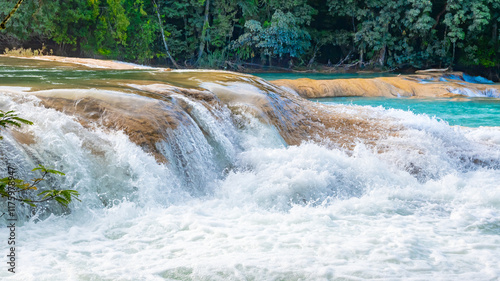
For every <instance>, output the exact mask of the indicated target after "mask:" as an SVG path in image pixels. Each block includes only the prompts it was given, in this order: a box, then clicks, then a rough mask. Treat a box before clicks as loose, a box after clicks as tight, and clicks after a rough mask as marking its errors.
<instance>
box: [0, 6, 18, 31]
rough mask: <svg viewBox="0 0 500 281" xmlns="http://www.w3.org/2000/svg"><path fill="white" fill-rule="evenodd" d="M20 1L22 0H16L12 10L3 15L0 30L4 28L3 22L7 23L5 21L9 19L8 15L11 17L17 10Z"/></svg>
mask: <svg viewBox="0 0 500 281" xmlns="http://www.w3.org/2000/svg"><path fill="white" fill-rule="evenodd" d="M21 3H23V0H19V1H17V4H16V5H15V6H14V8H13V9H12V11H10V13H9V14H8V15H7V16H6V17H5V19H4V20H3V21H2V23H0V30H2V29H5V24H6V23H7V21H9V19H10V17H12V15H13V14H14V13H15V12H16V11H17V9H18V8H19V6H21Z"/></svg>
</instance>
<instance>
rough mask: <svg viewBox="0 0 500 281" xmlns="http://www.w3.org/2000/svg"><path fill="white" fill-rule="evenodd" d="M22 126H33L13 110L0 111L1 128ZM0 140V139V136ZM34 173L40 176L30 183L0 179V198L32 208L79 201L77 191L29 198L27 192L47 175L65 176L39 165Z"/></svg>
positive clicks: (56, 192)
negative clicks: (51, 201) (42, 204)
mask: <svg viewBox="0 0 500 281" xmlns="http://www.w3.org/2000/svg"><path fill="white" fill-rule="evenodd" d="M22 124H26V125H33V122H31V121H29V120H26V119H23V118H20V117H18V116H17V114H16V113H14V111H13V110H11V111H7V112H5V111H2V110H0V126H1V127H3V128H7V127H8V126H9V125H13V126H16V127H21V125H22ZM0 139H2V137H1V136H0ZM36 171H37V172H40V173H41V174H42V176H41V177H38V178H34V179H32V180H31V181H30V182H27V181H25V180H23V179H18V178H10V177H5V178H0V196H1V197H4V198H8V199H9V200H15V201H20V202H23V203H26V204H28V205H30V206H33V207H35V206H36V205H35V203H40V202H45V201H49V200H55V201H56V202H58V203H60V204H61V205H63V206H65V207H67V206H68V204H69V203H71V201H72V200H73V199H75V200H78V201H80V199H78V196H79V195H80V194H79V193H78V191H76V190H71V189H67V190H59V189H50V190H45V191H42V192H40V193H38V194H37V196H41V198H39V199H33V198H32V197H31V196H30V194H29V191H33V190H38V187H37V185H39V184H40V183H41V182H42V181H45V180H46V179H47V177H48V175H57V176H64V175H65V174H64V173H62V172H60V171H58V170H54V169H49V168H46V167H44V166H43V165H41V164H40V165H38V167H36V168H34V169H33V170H32V172H36Z"/></svg>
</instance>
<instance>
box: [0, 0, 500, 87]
mask: <svg viewBox="0 0 500 281" xmlns="http://www.w3.org/2000/svg"><path fill="white" fill-rule="evenodd" d="M16 2H17V0H2V1H0V16H4V15H6V14H8V13H9V12H10V10H11V9H12V7H13V6H14V5H15V4H16ZM499 23H500V1H499V0H394V1H383V0H366V1H359V0H291V1H290V0H177V1H166V0H50V1H47V0H25V1H24V2H23V4H22V5H21V6H20V8H19V9H18V11H16V13H15V14H14V15H13V17H12V19H11V20H10V21H9V22H8V24H7V25H6V28H5V29H4V30H2V31H1V32H0V48H2V50H3V49H5V48H13V47H25V48H27V47H30V48H42V46H43V48H46V50H49V49H53V53H54V54H57V55H66V56H80V57H93V58H106V59H116V60H124V61H129V62H135V63H140V64H154V65H167V66H170V67H175V68H194V67H197V68H221V69H236V70H238V69H242V68H244V67H252V66H260V67H269V66H275V67H281V68H304V69H307V68H310V69H312V68H315V67H318V66H321V65H323V66H328V67H346V68H355V69H383V70H396V69H422V68H430V67H439V68H446V67H451V68H453V67H455V68H468V69H472V70H474V69H480V70H481V71H482V72H483V73H488V75H487V76H490V79H491V78H493V79H495V80H498V72H499V71H498V70H499V67H500V56H499V53H500V45H499V39H500V32H499V30H500V26H499ZM491 76H495V77H491Z"/></svg>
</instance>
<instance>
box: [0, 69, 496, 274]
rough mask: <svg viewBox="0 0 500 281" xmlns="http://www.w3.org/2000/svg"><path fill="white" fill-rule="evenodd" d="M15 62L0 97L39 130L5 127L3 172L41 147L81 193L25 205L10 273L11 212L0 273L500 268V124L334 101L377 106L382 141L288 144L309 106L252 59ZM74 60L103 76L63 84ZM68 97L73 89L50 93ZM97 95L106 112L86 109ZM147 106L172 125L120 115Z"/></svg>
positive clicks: (361, 112) (24, 165) (40, 156)
mask: <svg viewBox="0 0 500 281" xmlns="http://www.w3.org/2000/svg"><path fill="white" fill-rule="evenodd" d="M18 64H21V66H19V65H17V66H15V65H14V64H13V63H12V62H10V63H7V62H4V66H3V67H4V70H3V71H0V72H1V74H2V75H3V76H0V81H1V83H2V85H4V87H3V88H2V90H1V92H2V94H0V109H2V110H7V109H13V110H16V112H18V113H19V114H20V116H22V117H24V118H26V119H29V120H32V121H34V122H35V125H33V126H25V127H24V128H23V129H22V131H21V132H22V134H23V136H28V137H29V138H31V139H32V141H23V138H21V137H19V136H17V135H16V134H15V133H13V132H10V131H8V132H5V133H4V134H3V135H4V140H3V141H1V142H0V151H1V153H2V154H1V158H0V163H1V164H2V165H3V166H2V167H0V172H2V175H3V174H6V167H5V165H6V164H8V165H16V168H18V171H19V173H20V175H26V176H27V175H29V173H28V171H29V169H30V168H31V167H33V166H34V165H35V164H36V163H39V162H43V163H44V164H46V165H53V166H55V167H57V168H59V169H61V170H63V171H64V172H65V173H66V176H65V177H64V179H62V180H59V181H55V180H54V182H52V183H57V184H59V185H60V186H63V187H66V186H70V187H72V188H74V189H77V190H78V191H80V193H81V194H82V196H81V200H82V202H74V203H72V204H71V206H70V209H69V210H68V209H63V208H60V207H58V206H57V205H51V204H49V205H46V206H44V207H45V208H46V209H44V208H39V209H36V210H35V212H32V210H31V209H30V208H27V207H23V206H21V205H20V204H19V205H18V206H17V208H18V212H19V213H18V215H19V221H18V224H19V226H18V227H17V229H16V235H17V236H16V239H17V240H16V255H17V258H18V259H17V265H16V271H17V272H16V273H15V274H12V273H10V272H8V271H7V266H6V261H7V259H6V255H7V253H8V247H9V246H8V245H7V236H8V233H7V229H6V227H5V226H2V231H1V232H0V234H1V237H3V238H2V241H0V245H1V246H0V254H1V256H3V257H4V258H2V259H3V260H2V264H3V266H2V270H1V271H0V278H2V280H497V279H498V277H499V276H500V186H499V182H500V172H499V169H500V160H499V159H500V128H499V127H498V126H494V125H491V124H490V127H479V128H469V127H457V126H455V127H452V126H450V125H449V124H448V123H446V122H444V121H441V120H438V119H435V118H432V117H429V116H428V115H422V114H415V113H412V112H410V111H402V110H386V109H383V108H381V107H378V108H369V107H363V108H359V107H352V106H346V105H342V104H330V105H327V106H321V107H318V110H319V109H321V110H324V111H325V112H329V113H330V114H333V115H335V116H341V115H342V116H343V115H346V116H347V115H350V116H354V118H365V119H366V120H372V119H373V120H380V121H381V122H382V123H384V124H386V125H387V126H388V127H389V128H392V129H391V132H397V133H396V134H392V133H390V134H387V135H383V137H380V138H379V139H376V140H375V141H374V142H375V143H373V141H371V139H370V138H362V137H361V136H360V137H359V138H355V139H354V141H352V143H351V147H350V148H349V149H347V148H344V147H342V146H339V145H335V144H332V143H335V141H336V138H331V139H325V140H320V141H315V140H314V139H311V140H309V141H307V140H305V141H304V142H302V143H301V144H300V145H289V144H287V139H290V137H289V136H288V134H294V133H295V132H294V131H297V130H305V129H301V128H302V127H300V126H298V122H299V121H297V120H299V119H295V118H296V117H297V116H296V115H298V114H299V113H300V111H299V109H294V110H291V109H290V108H292V109H293V107H292V102H291V101H290V100H289V99H288V98H287V96H286V95H285V94H283V93H280V92H278V90H277V89H275V88H273V87H272V86H270V85H268V84H266V83H265V82H264V81H261V80H259V79H255V78H252V77H250V76H237V75H234V74H229V73H224V72H222V73H219V72H208V74H207V73H206V72H187V73H186V72H179V73H175V72H173V73H168V74H159V73H156V72H153V71H151V72H148V71H124V72H123V73H120V72H118V71H110V72H108V71H104V70H103V71H100V72H99V71H92V70H85V69H83V70H74V69H69V70H68V69H63V68H60V67H53V68H51V69H52V70H50V68H47V66H40V68H37V69H30V70H29V74H28V75H27V76H29V77H22V74H21V73H22V71H21V70H22V69H21V68H22V64H23V63H18ZM24 64H26V63H24ZM51 67H52V66H51ZM8 69H10V70H8ZM26 71H27V70H26ZM78 71H80V72H83V73H85V72H88V74H90V75H91V76H92V75H93V76H92V78H91V79H90V78H88V77H87V76H86V75H82V76H79V77H81V78H82V79H80V78H79V79H75V80H78V81H75V84H71V82H69V81H68V80H70V79H68V77H70V76H71V75H73V74H75V73H77V72H78ZM35 72H38V73H39V74H38V76H39V77H38V78H36V79H39V80H36V79H35V78H33V76H34V75H35V74H33V73H35ZM9 73H10V74H9ZM50 73H52V74H50ZM54 73H57V75H54ZM72 73H73V74H72ZM66 74H68V76H66ZM6 75H12V76H11V77H6ZM61 75H62V78H54V76H59V77H61ZM117 76H118V77H117ZM30 77H31V78H30ZM40 77H42V78H43V79H42V78H40ZM85 77H87V78H85ZM151 77H156V78H154V79H153V78H151ZM25 78H27V80H24V79H25ZM30 79H31V80H30ZM115 80H119V81H118V82H117V81H115ZM233 80H234V81H236V82H231V81H233ZM158 81H165V82H169V83H170V84H172V85H177V86H178V85H183V86H184V87H188V86H191V87H195V86H196V88H197V89H202V90H203V89H206V90H210V91H211V92H212V93H215V94H216V96H217V99H213V98H212V99H211V98H210V96H209V94H208V92H207V91H204V92H196V93H195V94H196V95H197V96H196V98H193V96H194V94H193V93H191V92H188V93H185V92H182V91H181V90H178V89H171V90H169V91H170V92H169V93H170V94H169V95H168V96H159V94H158V93H163V92H161V91H156V90H155V91H150V92H147V93H146V90H148V89H150V88H148V87H151V85H150V84H153V83H156V82H158ZM129 84H133V85H132V86H130V85H129ZM127 85H129V86H127ZM193 85H195V86H193ZM20 87H21V88H20ZM163 87H166V86H163ZM133 89H136V91H134V90H133ZM137 89H140V90H137ZM273 89H274V90H273ZM35 90H36V91H35ZM164 91H166V90H164ZM200 96H201V98H200ZM63 98H64V99H68V100H69V101H70V103H69V106H66V107H62V106H59V105H58V103H57V102H60V101H61V99H63ZM219 100H220V102H219ZM73 101H75V102H73ZM96 101H99V103H98V106H97V107H98V108H100V109H99V110H101V111H100V112H101V114H102V116H105V118H104V117H102V118H101V119H99V118H94V117H93V116H94V115H92V114H93V112H94V111H92V110H94V109H92V108H93V107H96V106H95V105H94V103H93V102H96ZM292 101H293V100H292ZM65 102H66V101H65ZM297 102H301V104H302V105H303V106H302V108H306V107H309V106H310V105H309V102H306V101H300V100H299V101H297ZM438 102H439V101H438ZM441 102H442V101H441ZM220 103H223V104H224V105H222V106H221V105H220ZM442 103H443V104H442V106H443V107H446V106H447V105H450V106H452V105H451V104H448V103H444V102H442ZM81 104H84V106H83V108H84V109H82V108H81V107H80V106H81ZM404 106H405V107H407V106H410V108H411V105H404ZM142 108H147V109H148V110H149V111H151V112H154V113H155V115H146V116H149V117H148V118H154V117H155V116H157V115H158V114H159V112H160V113H161V112H166V113H168V114H167V115H166V117H165V118H169V119H168V120H170V119H172V120H170V121H169V123H168V124H170V125H171V124H173V123H175V124H176V126H172V127H168V126H167V125H162V123H161V122H162V120H163V119H162V118H163V117H162V118H159V119H155V121H154V124H156V125H155V126H157V128H158V130H157V131H158V132H156V133H157V134H158V136H159V137H158V138H154V139H155V140H156V142H155V144H154V145H153V148H151V146H150V145H149V146H148V142H147V141H145V140H144V141H143V140H142V139H141V136H136V135H134V134H133V132H130V131H129V129H127V128H130V126H132V125H133V124H135V123H133V121H135V120H137V118H139V120H142V119H140V117H141V116H142V115H141V114H144V113H143V111H142ZM405 109H406V108H405ZM96 110H97V109H96ZM148 110H146V111H148ZM113 114H121V115H119V116H122V118H130V120H129V121H128V122H129V123H126V124H128V125H127V126H129V127H126V126H124V127H121V128H122V129H115V127H114V126H115V125H116V124H119V122H121V119H110V120H111V121H109V122H107V121H108V120H106V118H113V116H115V115H113ZM318 114H319V113H318ZM325 116H326V115H321V118H322V119H325V118H326V117H325ZM442 118H443V119H446V118H444V117H442ZM275 119H276V120H278V121H272V120H275ZM82 120H83V121H82ZM127 120H128V119H127ZM270 120H271V121H270ZM290 120H291V122H288V121H290ZM123 122H125V121H123ZM141 122H142V121H141ZM273 122H274V123H273ZM370 122H371V121H370ZM449 122H451V121H449ZM140 124H141V126H142V127H141V126H138V127H137V130H139V129H141V130H143V129H145V128H147V126H148V124H149V123H140ZM370 124H371V123H370ZM373 124H376V123H373ZM355 125H356V123H352V122H350V123H346V124H345V125H344V126H347V128H346V131H350V130H354V129H355V128H351V127H349V126H355ZM116 126H117V125H116ZM374 126H375V125H374ZM134 128H135V127H134ZM159 128H162V129H161V130H160V129H159ZM341 129H342V128H336V129H331V130H332V131H341ZM363 130H371V128H368V129H362V130H361V131H363ZM373 130H375V128H373ZM141 132H142V133H141V134H142V136H146V137H147V136H148V135H147V134H146V133H148V132H147V131H144V130H143V131H141ZM333 133H335V132H333ZM334 135H335V134H334ZM154 136H156V135H154ZM342 137H343V136H342V135H337V138H339V139H340V138H342ZM151 138H153V137H151ZM289 142H290V141H288V143H289ZM148 147H149V148H148ZM148 149H149V150H148ZM151 149H153V150H151ZM151 151H156V154H155V153H152V152H151ZM162 157H164V158H165V159H166V161H161V159H162ZM0 207H1V208H6V207H5V205H0ZM51 212H53V213H55V214H53V215H50V213H51ZM4 218H5V217H4ZM4 218H2V219H4ZM4 224H5V222H4V221H3V222H2V225H4Z"/></svg>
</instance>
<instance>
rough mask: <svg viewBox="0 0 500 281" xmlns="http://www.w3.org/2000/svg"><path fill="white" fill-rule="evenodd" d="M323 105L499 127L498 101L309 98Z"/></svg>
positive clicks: (483, 99)
mask: <svg viewBox="0 0 500 281" xmlns="http://www.w3.org/2000/svg"><path fill="white" fill-rule="evenodd" d="M311 100H312V101H315V102H321V103H324V104H348V105H362V106H373V107H378V106H382V107H384V108H386V109H390V108H394V109H401V110H407V111H412V112H413V113H416V114H427V115H429V116H431V117H436V118H438V119H442V120H444V121H446V122H448V123H449V124H450V125H460V126H467V127H480V126H500V99H492V98H467V99H465V98H464V99H459V100H457V99H411V98H365V97H343V98H323V99H311Z"/></svg>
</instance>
